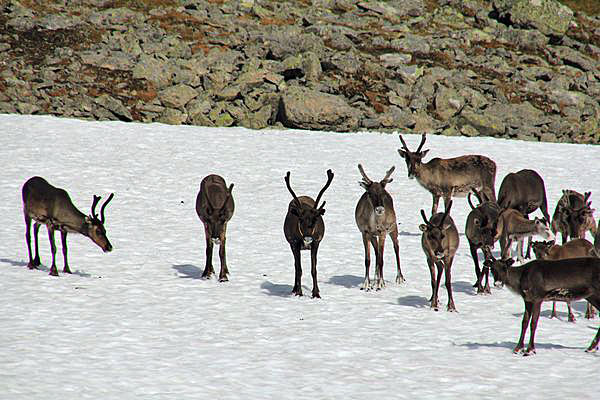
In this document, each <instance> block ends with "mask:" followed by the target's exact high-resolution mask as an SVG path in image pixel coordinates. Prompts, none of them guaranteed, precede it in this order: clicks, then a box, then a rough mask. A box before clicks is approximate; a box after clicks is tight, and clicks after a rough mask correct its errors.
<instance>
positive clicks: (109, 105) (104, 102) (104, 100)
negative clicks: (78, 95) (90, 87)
mask: <svg viewBox="0 0 600 400" xmlns="http://www.w3.org/2000/svg"><path fill="white" fill-rule="evenodd" d="M94 102H95V103H96V104H99V105H101V106H102V107H104V108H106V109H107V110H109V111H111V112H112V113H113V114H114V115H115V116H117V117H118V118H119V119H124V120H126V121H133V117H132V116H131V113H130V112H129V110H128V109H127V108H126V107H125V106H124V105H123V103H122V102H121V101H120V100H118V99H115V98H114V97H111V96H109V95H108V94H103V95H101V96H99V97H96V98H95V99H94Z"/></svg>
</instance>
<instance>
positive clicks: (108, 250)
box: [102, 242, 113, 253]
mask: <svg viewBox="0 0 600 400" xmlns="http://www.w3.org/2000/svg"><path fill="white" fill-rule="evenodd" d="M112 249H113V247H112V244H110V242H107V243H106V246H105V247H104V248H103V249H102V251H103V252H105V253H110V252H111V251H112Z"/></svg>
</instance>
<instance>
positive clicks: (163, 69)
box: [132, 55, 176, 89]
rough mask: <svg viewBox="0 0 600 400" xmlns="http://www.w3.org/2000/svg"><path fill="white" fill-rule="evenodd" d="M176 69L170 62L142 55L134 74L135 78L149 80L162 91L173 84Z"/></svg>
mask: <svg viewBox="0 0 600 400" xmlns="http://www.w3.org/2000/svg"><path fill="white" fill-rule="evenodd" d="M175 69H176V67H175V66H174V65H173V64H171V63H169V62H168V61H165V60H160V59H157V58H155V57H153V56H147V55H142V56H141V57H140V59H139V60H138V62H137V64H136V65H135V67H134V68H133V70H132V72H133V77H134V78H136V79H147V80H149V81H150V82H152V83H154V84H155V85H156V87H157V88H158V89H160V88H163V87H165V86H167V85H169V84H170V83H171V82H172V80H173V76H174V75H175Z"/></svg>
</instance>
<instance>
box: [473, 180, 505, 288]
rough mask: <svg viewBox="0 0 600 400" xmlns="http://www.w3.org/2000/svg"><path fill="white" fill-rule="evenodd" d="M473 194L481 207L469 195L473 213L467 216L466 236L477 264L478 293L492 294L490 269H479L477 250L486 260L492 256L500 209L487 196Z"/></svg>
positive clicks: (476, 283)
mask: <svg viewBox="0 0 600 400" xmlns="http://www.w3.org/2000/svg"><path fill="white" fill-rule="evenodd" d="M473 193H475V196H476V197H477V199H478V200H479V205H478V206H477V207H475V206H474V205H473V203H472V202H471V193H469V194H468V196H467V200H468V201H469V205H470V206H471V211H470V212H469V215H467V222H466V224H465V236H466V237H467V240H468V241H469V249H470V250H471V257H473V262H474V263H475V275H476V276H477V282H475V285H473V286H475V287H477V293H491V291H490V283H489V271H490V270H489V268H487V267H486V266H485V265H484V267H483V271H481V270H480V269H479V258H478V257H477V249H481V251H482V252H483V254H484V256H485V258H486V259H487V258H489V257H490V256H491V248H492V247H494V242H495V240H496V236H497V230H498V217H499V216H500V207H498V204H497V203H496V202H494V201H490V199H488V198H487V197H486V196H485V195H483V194H480V193H479V192H477V191H476V190H475V189H473ZM484 276H485V287H484V286H482V280H483V277H484Z"/></svg>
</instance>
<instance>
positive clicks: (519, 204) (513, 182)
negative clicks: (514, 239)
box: [498, 169, 550, 258]
mask: <svg viewBox="0 0 600 400" xmlns="http://www.w3.org/2000/svg"><path fill="white" fill-rule="evenodd" d="M498 205H499V206H500V208H501V209H507V208H512V209H515V210H517V211H519V212H520V213H521V214H522V215H523V216H524V217H525V218H529V214H531V213H532V212H534V211H535V210H537V209H538V208H539V209H540V211H541V212H542V215H543V216H544V220H545V223H547V224H549V223H550V216H549V215H548V201H547V200H546V186H545V185H544V180H543V179H542V177H541V176H540V175H539V174H538V173H537V172H535V171H534V170H531V169H522V170H520V171H518V172H511V173H509V174H507V175H506V176H505V177H504V179H503V180H502V183H501V184H500V190H499V191H498ZM520 247H521V248H522V247H523V245H522V244H521V246H520ZM521 256H522V254H521ZM530 256H531V236H530V237H529V240H528V243H527V253H526V254H525V258H530Z"/></svg>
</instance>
